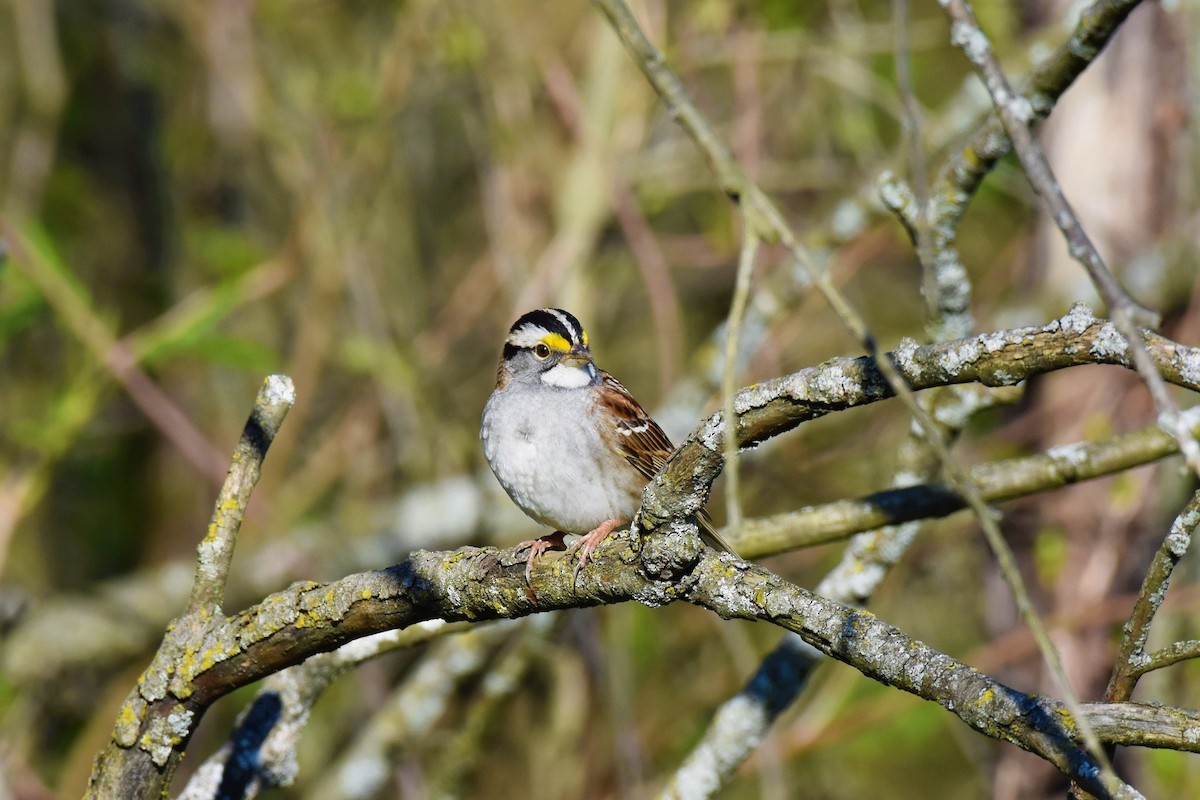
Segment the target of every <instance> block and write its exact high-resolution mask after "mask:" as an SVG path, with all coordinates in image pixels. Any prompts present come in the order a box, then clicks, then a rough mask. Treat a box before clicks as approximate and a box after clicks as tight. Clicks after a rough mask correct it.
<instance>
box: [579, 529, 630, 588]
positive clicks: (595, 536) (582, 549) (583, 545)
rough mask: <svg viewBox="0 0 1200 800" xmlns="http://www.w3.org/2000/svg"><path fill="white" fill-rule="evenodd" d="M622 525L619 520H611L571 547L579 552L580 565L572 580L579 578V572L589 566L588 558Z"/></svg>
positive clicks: (581, 537) (582, 537)
mask: <svg viewBox="0 0 1200 800" xmlns="http://www.w3.org/2000/svg"><path fill="white" fill-rule="evenodd" d="M620 525H621V520H619V519H609V520H605V521H604V522H601V523H600V524H599V525H597V526H596V527H595V528H593V529H592V530H591V531H589V532H587V533H585V534H584V535H583V536H580V537H579V541H578V542H575V544H573V545H571V550H578V551H579V563H578V564H576V565H575V572H574V573H573V574H572V575H571V580H572V581H573V580H575V579H576V578H578V577H579V571H580V570H581V569H583V566H584V565H585V564H587V560H588V556H590V555H591V554H592V553H593V552H594V551H595V550H596V548H597V547H599V546H600V543H601V542H603V541H604V540H605V539H607V538H608V536H609V534H611V533H612V532H613V531H614V530H616V529H617V528H618V527H620Z"/></svg>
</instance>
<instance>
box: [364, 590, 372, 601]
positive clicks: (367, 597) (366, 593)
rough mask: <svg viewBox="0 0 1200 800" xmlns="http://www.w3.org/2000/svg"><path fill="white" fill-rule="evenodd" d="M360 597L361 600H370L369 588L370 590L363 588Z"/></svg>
mask: <svg viewBox="0 0 1200 800" xmlns="http://www.w3.org/2000/svg"><path fill="white" fill-rule="evenodd" d="M362 599H363V600H370V599H371V590H370V589H363V590H362Z"/></svg>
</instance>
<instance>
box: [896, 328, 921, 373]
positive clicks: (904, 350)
mask: <svg viewBox="0 0 1200 800" xmlns="http://www.w3.org/2000/svg"><path fill="white" fill-rule="evenodd" d="M918 347H920V345H918V344H917V341H916V340H915V339H912V338H909V337H908V336H905V337H904V338H903V339H901V340H900V344H898V345H896V349H895V350H893V351H892V360H893V361H894V362H895V363H896V368H897V369H899V370H900V372H902V373H903V374H904V375H907V376H908V377H909V378H910V379H912V378H916V377H918V376H919V375H920V373H921V367H920V365H919V364H918V363H917V361H916V356H917V348H918Z"/></svg>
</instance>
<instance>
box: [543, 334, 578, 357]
mask: <svg viewBox="0 0 1200 800" xmlns="http://www.w3.org/2000/svg"><path fill="white" fill-rule="evenodd" d="M542 343H543V344H545V345H546V346H547V347H549V348H550V349H551V350H558V351H559V352H562V353H566V352H569V351H570V349H571V343H570V342H568V341H567V340H566V337H564V336H562V335H561V334H557V333H547V334H546V335H545V336H543V337H542ZM583 343H584V346H586V345H587V339H586V338H584V340H583Z"/></svg>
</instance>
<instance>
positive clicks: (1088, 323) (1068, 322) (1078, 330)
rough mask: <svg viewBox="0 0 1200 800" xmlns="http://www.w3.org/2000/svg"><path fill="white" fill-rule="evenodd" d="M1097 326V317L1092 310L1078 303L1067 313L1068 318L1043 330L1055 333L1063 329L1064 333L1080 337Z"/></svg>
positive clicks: (1055, 322) (1063, 318) (1058, 320)
mask: <svg viewBox="0 0 1200 800" xmlns="http://www.w3.org/2000/svg"><path fill="white" fill-rule="evenodd" d="M1095 324H1096V315H1095V314H1093V313H1092V310H1091V309H1090V308H1088V307H1087V305H1085V304H1083V303H1076V304H1075V305H1073V306H1071V310H1070V311H1068V312H1067V313H1066V316H1064V317H1062V319H1057V320H1054V321H1053V322H1051V323H1050V324H1048V325H1046V327H1044V328H1043V329H1042V330H1044V331H1046V332H1047V333H1054V332H1055V331H1058V330H1060V329H1061V330H1062V332H1063V333H1069V334H1071V335H1074V336H1079V335H1081V334H1082V333H1083V332H1084V331H1086V330H1087V329H1088V328H1090V327H1092V326H1093V325H1095Z"/></svg>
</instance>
